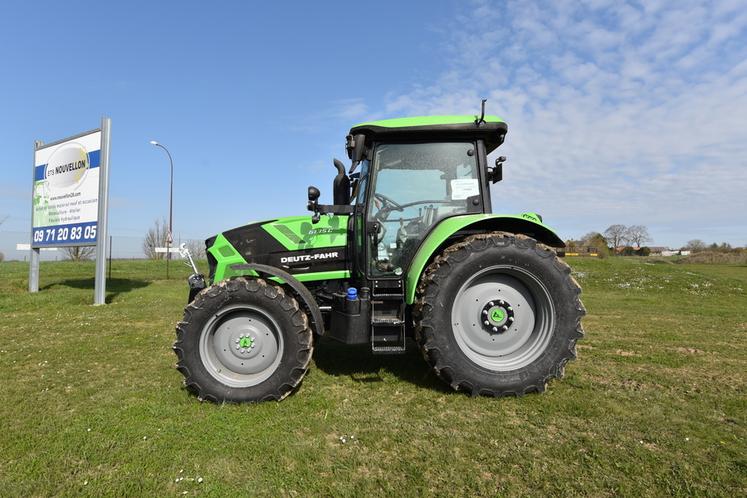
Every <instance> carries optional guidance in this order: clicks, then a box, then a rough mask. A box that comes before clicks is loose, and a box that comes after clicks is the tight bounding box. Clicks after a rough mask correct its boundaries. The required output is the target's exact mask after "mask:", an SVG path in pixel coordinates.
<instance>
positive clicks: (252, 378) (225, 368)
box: [200, 304, 283, 387]
mask: <svg viewBox="0 0 747 498" xmlns="http://www.w3.org/2000/svg"><path fill="white" fill-rule="evenodd" d="M282 356H283V336H282V335H281V333H280V327H279V326H278V324H277V322H276V321H275V320H273V318H272V317H271V316H269V315H268V314H267V313H266V312H265V311H263V310H261V309H260V308H257V307H254V306H250V305H244V304H239V305H234V306H228V307H226V308H224V309H222V310H221V311H220V312H219V313H217V314H216V315H214V316H213V318H211V319H210V320H209V321H208V322H207V323H206V324H205V326H204V327H203V328H202V332H201V335H200V359H201V360H202V364H203V365H204V367H205V369H206V370H207V371H208V373H209V374H210V375H211V376H212V377H213V378H215V379H216V380H218V381H220V382H221V383H223V384H225V385H227V386H230V387H252V386H256V385H257V384H260V383H262V382H264V381H265V380H267V379H268V378H269V377H270V376H271V375H272V374H273V373H274V372H275V370H277V367H278V365H279V364H280V359H281V358H282Z"/></svg>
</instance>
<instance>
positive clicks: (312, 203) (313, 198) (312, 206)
mask: <svg viewBox="0 0 747 498" xmlns="http://www.w3.org/2000/svg"><path fill="white" fill-rule="evenodd" d="M320 195H322V193H321V192H319V189H318V188H316V187H315V186H313V185H312V186H310V187H309V203H308V204H307V205H306V209H308V210H309V211H311V212H313V213H314V215H313V216H312V217H311V222H312V223H317V222H318V221H319V219H320V218H321V216H320V214H319V196H320Z"/></svg>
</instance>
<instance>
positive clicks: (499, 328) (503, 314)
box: [480, 299, 514, 333]
mask: <svg viewBox="0 0 747 498" xmlns="http://www.w3.org/2000/svg"><path fill="white" fill-rule="evenodd" d="M480 321H481V322H482V326H483V328H484V329H485V330H487V331H488V332H491V333H501V332H506V331H507V330H508V329H509V328H510V327H511V325H513V323H514V309H513V307H512V306H511V305H510V304H509V303H507V302H506V301H504V300H503V299H494V300H492V301H489V302H488V303H486V304H485V306H483V308H482V312H481V313H480Z"/></svg>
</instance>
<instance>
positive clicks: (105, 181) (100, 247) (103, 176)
mask: <svg viewBox="0 0 747 498" xmlns="http://www.w3.org/2000/svg"><path fill="white" fill-rule="evenodd" d="M111 124H112V120H111V119H110V118H101V173H99V212H98V220H99V223H98V225H99V226H98V233H97V241H96V280H95V283H94V290H93V304H95V305H99V304H106V246H107V244H108V243H109V223H108V221H109V220H108V217H109V216H108V213H109V141H110V140H111Z"/></svg>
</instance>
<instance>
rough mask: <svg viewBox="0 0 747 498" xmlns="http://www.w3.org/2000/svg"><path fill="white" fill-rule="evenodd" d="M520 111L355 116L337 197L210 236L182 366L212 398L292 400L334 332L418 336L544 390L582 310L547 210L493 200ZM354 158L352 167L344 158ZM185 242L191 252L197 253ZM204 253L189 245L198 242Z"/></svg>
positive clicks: (475, 373) (341, 336)
mask: <svg viewBox="0 0 747 498" xmlns="http://www.w3.org/2000/svg"><path fill="white" fill-rule="evenodd" d="M507 131H508V127H507V124H506V123H505V122H504V121H503V120H502V119H500V118H499V117H497V116H490V115H488V116H486V115H485V111H484V102H483V110H482V115H480V116H479V117H478V116H469V115H468V116H427V117H409V118H400V119H386V120H380V121H371V122H366V123H362V124H358V125H356V126H353V127H352V129H351V130H350V133H349V134H348V135H347V139H346V150H347V155H348V157H349V159H350V160H351V164H350V167H349V168H348V167H346V166H345V165H344V164H343V163H342V162H341V161H339V160H338V159H335V160H334V166H335V168H336V170H337V174H336V176H335V177H334V180H333V185H332V197H333V203H332V204H321V203H320V202H319V197H320V191H319V189H318V188H316V187H313V186H312V187H309V188H308V204H307V208H308V210H309V211H310V213H309V214H307V215H305V216H293V217H286V218H279V219H273V220H269V221H262V222H258V223H250V224H247V225H244V226H241V227H238V228H233V229H230V230H226V231H224V232H222V233H220V234H218V235H216V236H214V237H210V238H209V239H207V240H206V248H207V259H208V265H209V275H208V276H207V277H205V276H204V275H202V274H200V273H199V272H198V271H197V268H196V266H195V265H194V263H192V266H193V268H194V274H192V275H191V276H190V277H189V279H188V283H189V288H190V289H189V299H188V301H189V302H188V305H187V306H186V308H185V312H184V318H183V320H182V321H180V322H179V323H178V324H177V327H176V333H177V339H176V342H175V344H174V348H173V349H174V351H175V353H176V355H177V357H178V363H177V369H178V370H179V372H181V373H182V374H183V375H184V377H185V385H186V387H187V389H188V390H190V391H191V392H193V393H195V394H196V395H197V397H198V398H199V399H200V400H210V401H214V402H219V403H220V402H259V401H265V400H281V399H283V398H285V397H286V396H288V395H289V394H290V393H292V392H294V391H295V390H296V389H297V388H298V386H299V385H300V383H301V381H302V379H303V377H304V375H305V374H306V372H307V370H308V368H309V363H310V361H311V358H312V353H313V350H314V347H315V345H317V344H320V345H321V346H323V344H324V342H325V341H320V338H322V337H328V338H331V339H334V340H335V341H339V342H341V343H344V344H348V345H370V348H371V352H372V353H373V354H399V353H404V352H405V350H406V348H407V346H408V343H412V342H414V343H415V344H417V347H419V348H420V350H421V352H422V354H423V356H424V357H425V360H426V362H427V363H428V364H429V365H430V367H431V368H432V369H433V371H434V372H435V374H436V375H437V376H438V377H439V378H441V379H442V380H443V381H444V382H446V383H447V384H448V385H450V386H451V387H452V388H453V389H455V390H458V391H463V392H466V393H468V394H469V395H471V396H478V395H480V396H507V395H513V396H521V395H523V394H526V393H529V392H542V391H544V390H545V388H546V386H547V383H548V382H549V381H550V380H551V379H553V378H561V377H562V376H563V373H564V369H565V366H566V363H567V362H568V361H569V360H572V359H574V358H575V357H576V341H577V340H578V339H579V338H581V337H582V336H583V329H582V326H581V318H582V317H583V315H584V314H585V310H584V307H583V305H582V304H581V300H580V293H581V289H580V287H579V285H578V284H577V283H576V281H575V280H574V278H573V277H572V276H571V270H570V268H569V266H568V265H567V264H566V263H565V262H564V261H563V260H562V259H560V258H561V257H562V249H563V248H564V244H563V241H562V240H561V239H560V238H559V237H558V236H557V235H556V234H555V232H553V230H551V229H550V228H549V227H548V226H547V225H545V224H544V222H543V220H542V217H541V216H540V215H539V214H537V213H532V212H527V213H521V214H518V215H501V214H493V213H492V206H491V191H490V187H491V185H492V184H494V183H496V182H499V181H501V179H502V170H503V163H504V161H505V160H506V158H505V157H503V156H501V157H498V158H497V159H496V160H495V162H494V163H492V164H488V155H489V154H490V153H491V152H493V151H494V150H495V149H496V148H498V147H499V146H500V145H501V144H502V143H503V141H504V139H505V136H506V133H507ZM346 170H347V171H346ZM187 255H188V254H187ZM190 261H191V258H190Z"/></svg>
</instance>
